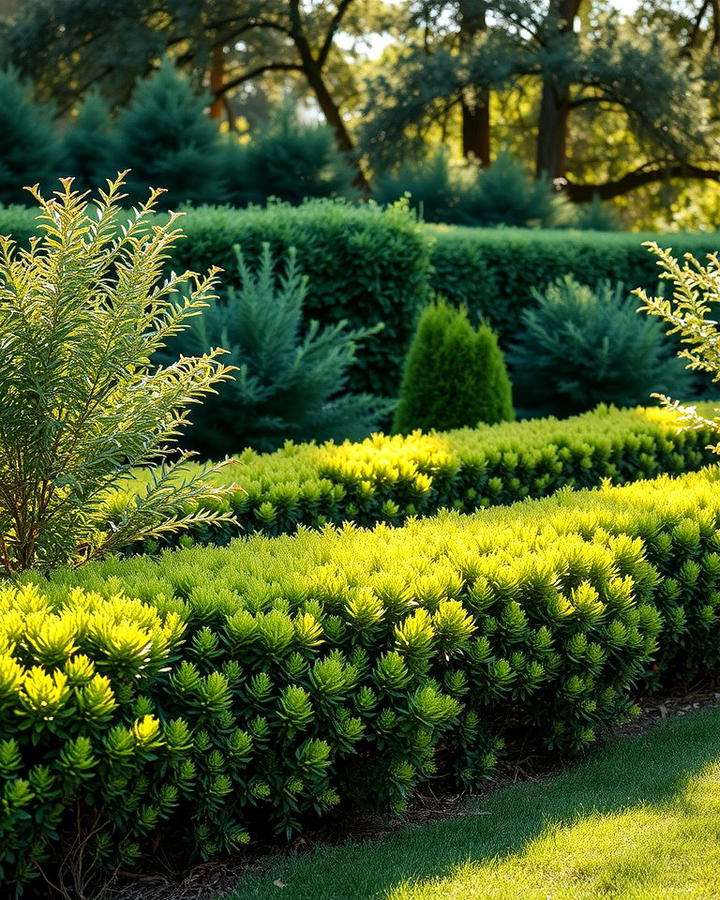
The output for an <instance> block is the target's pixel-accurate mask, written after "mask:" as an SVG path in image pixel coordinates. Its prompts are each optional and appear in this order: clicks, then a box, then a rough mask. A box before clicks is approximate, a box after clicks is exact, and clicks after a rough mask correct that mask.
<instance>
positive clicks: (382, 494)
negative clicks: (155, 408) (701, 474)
mask: <svg viewBox="0 0 720 900" xmlns="http://www.w3.org/2000/svg"><path fill="white" fill-rule="evenodd" d="M710 409H711V407H709V406H708V414H711V413H710ZM712 438H713V435H712V433H711V432H710V431H709V430H701V431H682V432H680V431H678V425H677V419H676V415H675V414H674V413H669V412H667V411H665V410H663V409H660V408H659V407H651V408H648V409H643V408H638V409H625V410H617V409H614V408H612V407H598V409H597V410H595V411H593V412H589V413H585V414H583V415H580V416H574V417H573V418H569V419H564V420H558V419H554V418H548V419H531V420H527V421H524V422H513V423H505V424H500V425H493V426H489V425H483V426H480V427H478V428H475V429H469V428H467V429H461V430H458V431H449V432H445V433H429V434H423V433H421V432H415V433H413V434H410V435H409V436H407V437H403V436H400V435H395V436H392V437H389V436H386V435H382V434H379V435H374V436H372V437H370V438H368V439H367V440H365V441H362V442H360V443H356V444H353V443H349V442H346V443H344V444H340V445H337V444H332V443H329V444H324V445H322V446H316V445H313V444H300V445H296V444H288V445H287V446H286V447H285V448H284V449H282V450H279V451H276V452H275V453H271V454H258V453H255V452H254V451H252V450H246V451H244V452H243V453H242V454H241V455H240V456H239V458H238V460H237V461H236V462H234V463H232V464H230V465H229V466H227V467H226V468H224V469H223V470H222V471H221V473H220V476H221V478H222V479H223V480H224V481H225V482H226V483H228V484H232V483H235V484H237V485H239V486H240V487H241V488H242V490H239V491H235V492H234V493H233V494H232V495H231V498H230V499H229V500H228V501H226V503H227V504H231V505H232V509H233V511H234V513H235V518H236V524H232V523H228V524H226V525H224V526H223V528H222V530H221V529H218V528H214V529H211V530H198V531H197V532H195V533H194V538H195V539H196V540H199V541H200V542H203V543H207V542H211V543H219V544H222V543H227V541H228V540H229V539H230V538H232V537H234V536H236V535H237V534H238V532H239V533H241V534H248V533H252V532H256V531H262V532H264V533H266V534H271V535H276V534H281V533H286V532H292V531H294V530H295V529H296V528H297V527H298V525H305V526H309V527H312V528H317V527H321V526H323V525H324V524H326V523H331V524H335V525H339V524H341V523H342V522H344V521H348V520H349V521H353V522H356V523H357V524H360V525H374V524H376V523H378V522H386V523H389V524H395V525H397V524H401V523H402V522H403V521H404V520H405V519H406V518H407V517H408V516H414V515H418V516H428V515H432V514H433V513H435V512H437V510H438V509H440V508H442V507H446V508H451V509H456V510H459V511H463V512H472V511H474V510H476V509H478V508H483V507H488V506H497V505H500V504H503V505H504V504H508V503H513V502H515V501H516V500H522V499H524V498H526V497H544V496H547V495H549V494H552V493H554V492H555V491H557V490H558V489H559V488H561V487H571V488H586V487H592V486H594V485H597V484H599V483H600V482H601V481H602V479H604V478H607V479H610V480H611V481H612V482H614V483H618V484H623V483H625V482H628V481H635V480H637V479H639V478H650V477H653V476H655V475H659V474H662V473H666V472H670V473H681V472H687V471H692V470H694V469H699V468H700V467H701V466H703V465H705V464H706V463H707V462H708V461H709V460H710V459H711V458H712V455H711V453H710V451H708V450H707V444H708V442H709V441H710V440H712ZM193 469H194V466H192V465H191V466H190V470H191V471H192V470H193ZM148 481H149V476H148V475H147V474H146V473H142V472H140V473H138V477H137V479H136V481H135V482H134V483H131V484H130V485H128V489H127V493H125V494H124V495H120V496H118V497H116V498H114V500H113V507H114V508H122V507H123V506H124V505H125V504H127V503H132V502H134V496H135V494H136V493H137V492H139V491H142V490H144V488H145V486H146V485H147V484H148ZM225 508H227V506H226V507H225ZM146 549H151V548H150V547H148V548H146Z"/></svg>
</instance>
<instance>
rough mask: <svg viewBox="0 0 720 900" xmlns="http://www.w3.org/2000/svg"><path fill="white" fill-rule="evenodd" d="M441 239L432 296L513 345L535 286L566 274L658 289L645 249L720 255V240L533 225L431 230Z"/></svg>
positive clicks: (429, 228) (436, 240)
mask: <svg viewBox="0 0 720 900" xmlns="http://www.w3.org/2000/svg"><path fill="white" fill-rule="evenodd" d="M426 231H427V233H428V234H429V235H430V236H431V237H432V239H433V241H434V245H433V251H432V265H433V272H432V275H431V279H430V284H431V287H432V289H433V291H436V292H438V293H441V294H443V295H444V296H445V297H447V298H448V300H450V301H451V302H453V303H455V304H458V305H459V304H462V303H464V304H466V305H467V306H468V308H469V309H470V310H471V311H473V312H474V313H476V314H477V315H480V316H483V317H484V318H486V319H487V320H488V322H490V324H491V325H492V326H493V327H494V328H495V329H496V331H498V333H499V335H500V339H501V341H502V342H503V344H505V345H506V344H507V343H508V341H510V340H512V339H513V338H514V337H515V335H516V331H517V329H518V327H519V326H520V323H521V321H522V319H521V314H522V311H523V310H524V309H525V308H526V307H527V306H528V305H529V304H531V303H533V302H534V301H533V298H532V293H531V292H532V288H537V289H538V290H542V289H543V288H545V287H546V286H547V285H548V284H549V283H550V282H552V281H555V280H556V279H557V278H560V277H561V276H563V275H573V276H574V277H575V278H576V279H577V280H578V281H579V282H581V283H582V284H589V285H591V286H592V285H595V284H596V283H597V282H598V281H601V280H604V279H608V280H610V281H612V282H615V281H622V282H623V283H624V284H625V287H626V288H627V290H628V292H630V291H631V290H632V289H633V288H636V287H644V288H646V289H647V290H655V289H656V287H657V285H658V274H659V269H658V267H657V264H656V257H654V256H653V255H652V254H650V253H648V251H647V249H646V248H645V247H643V246H642V245H643V242H644V241H649V240H654V241H657V242H658V243H659V244H660V245H661V246H662V247H671V248H672V250H673V252H674V254H675V255H676V256H681V255H682V254H683V253H687V252H690V253H693V254H695V255H696V256H700V257H703V256H705V255H706V254H707V253H715V252H717V251H718V250H720V235H718V234H716V233H707V234H679V233H678V234H637V233H631V232H622V231H610V232H592V231H554V230H549V229H548V230H546V229H527V228H462V227H448V226H442V225H428V226H426Z"/></svg>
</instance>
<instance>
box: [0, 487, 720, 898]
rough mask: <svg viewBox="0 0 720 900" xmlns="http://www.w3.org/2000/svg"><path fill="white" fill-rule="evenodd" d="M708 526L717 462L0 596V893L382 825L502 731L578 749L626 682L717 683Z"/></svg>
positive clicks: (626, 704)
mask: <svg viewBox="0 0 720 900" xmlns="http://www.w3.org/2000/svg"><path fill="white" fill-rule="evenodd" d="M719 528H720V474H719V473H718V472H717V470H712V471H705V472H702V473H698V474H693V475H688V476H685V477H683V478H681V479H679V480H677V481H674V480H672V479H671V478H668V477H663V478H661V479H659V480H657V481H655V482H640V483H636V484H633V485H630V486H626V487H622V488H619V487H614V488H613V487H609V486H608V487H604V488H602V489H601V490H600V491H596V492H592V493H575V494H573V493H571V492H561V493H560V494H559V495H556V496H555V497H553V498H548V499H545V500H542V501H536V502H530V503H524V504H520V505H518V506H515V507H510V508H508V507H504V508H498V509H495V510H491V511H488V512H486V513H483V514H481V515H477V516H474V517H466V516H461V515H458V514H456V513H448V514H444V515H441V516H439V517H438V518H436V519H431V520H422V521H415V522H412V523H411V524H409V525H407V526H406V527H404V528H401V529H392V528H389V527H387V526H379V527H378V529H377V530H375V531H364V530H362V529H358V528H356V527H354V526H347V527H345V528H343V529H341V530H339V531H333V530H327V531H326V532H325V533H322V534H318V533H313V532H303V533H301V534H299V535H297V536H295V537H288V536H286V537H282V538H275V539H272V538H267V537H262V536H257V537H254V538H250V539H247V540H240V541H236V542H234V543H233V544H232V545H231V546H230V547H227V548H194V549H191V550H185V551H175V552H169V553H167V554H165V555H164V556H163V557H161V558H160V559H159V560H157V561H153V560H150V559H148V558H147V557H140V558H134V559H131V560H124V561H123V560H118V559H112V560H108V561H106V562H104V563H101V564H97V565H93V566H89V567H87V568H86V569H84V570H82V571H81V572H78V571H66V572H60V573H58V574H56V576H55V577H54V578H53V579H52V580H51V581H49V582H48V581H42V583H40V582H36V583H35V582H33V581H32V577H30V578H28V579H26V581H25V582H24V583H21V584H20V585H19V586H8V587H6V588H4V589H3V590H2V591H1V592H0V649H1V650H2V653H1V654H0V728H1V731H2V741H0V793H1V794H2V799H3V803H2V807H1V810H2V812H1V815H0V837H1V838H2V840H1V841H0V879H2V881H3V883H5V884H11V883H13V882H14V881H17V880H25V879H28V878H30V877H32V876H33V875H36V874H37V866H38V864H42V865H43V866H44V867H45V870H46V872H50V873H53V875H54V871H53V870H54V867H55V866H57V865H61V868H62V871H61V873H60V874H61V876H62V877H64V879H65V883H68V879H70V878H73V879H75V882H74V883H75V884H77V883H78V879H84V881H83V884H84V885H85V886H87V884H88V877H89V873H88V872H87V871H85V870H83V865H87V866H90V865H91V864H92V863H94V862H97V863H100V864H103V865H106V866H110V867H113V866H116V865H121V866H128V865H130V864H132V863H133V862H135V861H136V860H137V859H138V857H140V856H143V855H149V854H153V853H158V852H164V851H166V850H167V851H168V852H175V853H178V854H180V855H181V859H183V861H187V859H188V858H191V857H192V856H194V857H201V858H208V857H212V856H216V855H218V854H222V853H224V852H226V851H229V850H232V849H234V848H236V847H238V846H239V845H241V844H243V843H245V842H246V841H248V839H250V838H251V837H252V836H254V835H255V836H258V835H263V834H265V833H266V829H267V827H268V825H270V826H272V829H273V830H274V831H275V832H276V833H285V834H291V833H293V832H296V831H297V830H299V829H300V828H302V826H303V823H304V822H306V821H307V819H308V817H314V816H316V815H319V814H322V813H324V812H326V811H327V810H329V809H331V808H333V807H335V806H338V805H339V804H342V805H343V806H346V807H362V806H368V805H369V806H372V807H375V808H380V809H385V810H400V809H402V808H403V806H404V805H405V803H406V801H407V799H408V797H409V796H410V795H411V794H412V792H413V790H414V789H415V787H416V786H417V785H418V784H419V783H421V782H422V781H423V780H424V779H426V778H427V777H428V776H429V775H430V774H431V773H435V772H439V773H440V774H445V773H448V774H450V775H452V777H454V778H456V779H458V780H460V781H461V782H467V783H474V782H476V781H478V779H481V778H483V777H485V776H486V775H487V773H488V772H489V771H491V770H492V768H493V766H494V764H495V760H496V757H497V754H498V752H500V751H501V749H502V747H503V742H507V744H508V745H509V748H510V749H512V747H513V745H514V742H515V739H516V737H521V738H522V742H523V745H524V746H525V748H527V746H528V743H529V744H530V745H534V746H536V747H538V748H542V747H544V748H546V749H547V750H550V751H552V752H558V753H566V752H572V751H576V750H578V749H580V748H582V747H584V746H586V745H587V744H588V742H590V741H592V740H593V739H594V738H595V736H596V735H597V734H598V733H599V732H600V731H602V730H603V729H604V728H606V727H607V726H609V725H611V724H613V723H617V722H620V721H623V720H625V719H626V718H627V717H628V716H630V715H631V713H632V709H633V704H632V693H633V690H634V687H635V686H636V685H637V683H638V680H642V679H650V678H654V677H656V675H655V674H653V673H655V672H657V673H659V675H660V677H662V678H664V679H665V680H667V681H668V682H677V681H678V680H680V679H682V678H684V677H686V676H688V674H697V672H698V671H716V670H717V667H718V663H719V662H720V644H718V641H717V633H718V626H719V625H720V620H719V613H720V593H718V590H719V589H720V531H719V530H718V529H719ZM71 883H72V882H71ZM88 893H90V892H88Z"/></svg>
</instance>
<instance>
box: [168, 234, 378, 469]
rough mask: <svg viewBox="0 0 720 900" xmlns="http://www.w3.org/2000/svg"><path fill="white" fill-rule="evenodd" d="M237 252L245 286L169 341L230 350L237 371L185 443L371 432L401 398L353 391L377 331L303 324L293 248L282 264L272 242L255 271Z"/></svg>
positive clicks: (218, 449) (274, 442) (301, 286)
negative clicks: (357, 368)
mask: <svg viewBox="0 0 720 900" xmlns="http://www.w3.org/2000/svg"><path fill="white" fill-rule="evenodd" d="M236 250H237V270H238V273H239V280H240V284H239V286H238V287H237V288H230V290H229V292H228V296H227V299H226V301H225V302H223V303H218V302H215V303H214V304H212V306H210V307H209V308H208V309H207V310H205V312H204V313H203V314H202V316H200V317H197V318H196V319H195V320H194V323H193V327H192V328H191V329H190V330H188V331H186V332H184V333H183V334H181V335H180V336H179V337H178V338H176V339H175V340H174V341H173V342H172V343H171V344H170V345H169V347H168V350H167V351H166V355H167V353H168V351H169V352H170V353H176V354H180V355H183V354H185V353H187V352H193V353H195V352H197V353H209V352H210V348H211V347H217V346H223V347H226V348H227V349H228V350H229V355H228V357H227V361H228V363H229V364H230V365H231V366H233V367H234V368H235V369H236V372H235V374H234V375H233V376H232V377H231V378H230V379H229V380H227V381H226V382H225V383H224V384H223V385H221V386H220V387H218V389H217V394H216V395H215V396H214V397H212V398H209V399H208V400H207V401H206V402H205V403H204V404H203V405H202V406H201V407H199V408H198V409H197V411H196V412H195V413H194V414H193V420H194V426H193V427H192V428H191V429H190V430H189V432H188V434H187V441H186V443H187V444H188V445H189V446H190V447H192V449H193V450H197V451H200V452H201V453H202V454H203V455H205V456H214V457H216V458H217V457H221V456H224V455H226V454H230V453H234V452H236V451H237V450H240V449H241V448H243V447H248V446H251V447H255V448H256V449H259V450H274V449H276V448H277V447H279V446H281V445H282V444H283V443H284V442H285V441H287V440H294V441H311V440H321V441H325V440H330V439H340V440H343V439H344V438H350V439H352V440H358V439H361V438H364V437H365V436H366V435H368V434H369V433H370V432H371V431H373V430H374V429H376V428H378V427H379V424H380V422H381V421H382V420H383V418H384V417H386V416H388V415H389V414H390V412H391V411H392V408H393V406H394V404H393V403H392V402H390V401H387V400H383V399H380V398H377V397H374V396H372V395H370V394H353V393H349V392H348V390H347V380H348V368H349V367H350V366H351V365H352V364H353V363H354V362H355V359H356V354H357V350H358V347H359V345H361V344H362V342H363V341H364V340H365V338H367V337H368V336H369V335H371V334H373V333H374V331H376V330H377V328H375V329H369V330H367V329H366V330H364V331H357V330H355V331H351V330H349V329H348V328H347V327H346V323H344V322H338V323H337V324H336V325H328V326H325V327H324V328H320V326H319V325H318V323H317V322H315V321H311V322H309V323H305V322H304V321H303V305H304V302H305V298H306V296H307V293H308V280H307V277H306V276H303V275H302V274H301V272H300V268H299V265H298V263H297V256H296V253H295V251H294V249H292V248H291V250H290V252H289V253H288V255H287V258H286V262H285V268H284V269H281V272H280V274H279V275H276V270H277V268H278V266H277V262H276V260H275V259H274V258H273V256H272V254H271V252H270V247H269V245H268V244H265V245H264V247H263V251H262V256H261V257H260V260H259V264H258V267H257V273H254V272H253V271H252V270H251V269H250V267H249V265H248V263H247V261H246V259H245V258H244V257H243V255H242V254H241V252H240V250H239V248H236Z"/></svg>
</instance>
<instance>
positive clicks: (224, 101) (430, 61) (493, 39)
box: [0, 0, 720, 217]
mask: <svg viewBox="0 0 720 900" xmlns="http://www.w3.org/2000/svg"><path fill="white" fill-rule="evenodd" d="M0 48H1V49H2V53H3V57H4V60H5V63H6V65H7V64H11V65H12V66H13V67H14V68H15V69H16V70H17V71H18V72H19V74H20V75H21V76H22V77H23V79H24V80H25V81H27V82H28V83H30V84H31V85H32V87H33V90H34V93H35V97H36V98H37V99H38V100H39V101H41V102H43V103H48V102H52V104H53V106H54V109H55V110H56V113H57V115H58V116H61V117H62V116H66V115H68V114H69V113H70V111H71V110H72V109H73V108H75V107H76V106H77V105H78V103H79V101H80V100H81V99H82V98H83V97H84V96H85V94H86V93H87V92H88V91H91V90H99V91H101V92H102V95H103V96H104V98H105V99H106V101H107V102H108V103H109V105H110V106H111V108H115V109H117V108H119V107H122V106H124V105H126V104H127V103H128V101H129V98H130V97H131V95H132V91H133V89H134V85H135V83H136V81H137V79H138V78H139V77H143V76H147V75H149V74H151V73H152V72H153V71H155V70H156V69H157V68H158V67H159V65H160V62H161V60H162V59H163V58H164V57H166V56H169V57H170V58H172V60H173V63H174V64H175V66H177V67H178V68H180V69H182V70H184V71H185V72H186V73H187V75H188V77H189V79H190V82H191V84H192V85H193V88H194V89H195V91H196V92H200V91H204V92H206V94H207V96H208V98H209V99H208V105H207V113H208V115H210V116H211V117H213V118H215V119H216V120H218V122H220V123H223V127H224V128H227V129H229V130H235V129H240V130H242V129H244V128H246V129H250V130H253V129H260V130H262V129H263V128H266V126H267V120H268V119H269V118H271V114H272V111H273V109H276V108H277V107H279V106H282V105H283V103H286V102H287V99H288V97H289V96H291V97H292V98H293V101H294V102H295V103H297V104H306V106H307V109H308V110H309V111H310V115H315V116H316V117H317V118H318V119H319V120H324V122H325V123H326V124H327V125H328V126H329V127H330V129H331V130H332V133H333V135H334V139H335V142H336V144H337V147H338V149H339V150H340V151H341V152H342V153H343V154H345V156H346V159H347V161H348V162H349V163H350V164H351V165H352V166H353V167H354V179H355V187H356V188H357V189H359V190H361V191H364V192H367V191H368V190H369V182H371V181H373V180H375V179H376V177H377V176H378V175H383V174H387V173H388V172H391V171H392V170H393V169H394V168H395V167H397V166H399V165H401V164H405V165H407V164H408V162H409V161H411V160H412V159H418V160H423V159H425V160H426V159H428V158H430V157H432V156H433V154H434V153H435V152H436V151H437V149H438V147H444V148H445V150H446V152H448V153H449V154H450V156H451V157H454V158H456V159H458V160H459V159H462V158H465V159H466V160H469V161H470V162H471V163H473V164H477V165H479V166H482V167H486V166H488V165H490V164H491V163H492V162H493V161H494V160H495V159H496V158H497V156H498V155H499V154H500V153H501V152H502V151H510V152H512V153H514V154H515V155H517V156H518V157H519V158H520V159H521V160H523V161H524V162H525V164H526V165H527V166H528V167H529V168H532V170H533V171H534V174H535V176H536V177H537V178H548V179H550V180H552V181H553V183H554V185H555V187H556V188H557V189H558V190H561V191H563V192H564V193H565V194H566V196H567V197H568V198H569V199H570V200H572V201H574V202H579V203H587V202H591V201H593V199H594V198H600V199H602V200H616V199H617V198H621V199H620V200H619V201H618V203H619V205H620V206H622V204H623V202H624V201H623V200H622V198H624V197H625V195H627V194H629V193H630V192H635V194H634V196H635V197H636V198H637V204H639V205H640V206H643V205H644V207H645V208H646V210H650V209H651V208H654V211H655V214H656V215H659V214H660V211H661V210H662V209H664V208H667V205H668V204H667V199H668V197H671V198H673V199H675V200H676V201H677V200H678V199H679V198H681V197H684V198H686V201H687V202H686V204H685V205H686V207H687V206H689V205H692V204H691V202H690V200H689V199H688V198H689V197H690V195H691V194H692V192H693V190H694V188H693V184H696V185H703V184H705V185H706V184H708V183H712V182H719V181H720V141H719V137H720V132H719V130H718V121H719V117H718V112H719V111H720V97H719V90H720V88H719V87H718V85H719V84H720V79H719V78H718V75H720V69H719V67H720V0H638V3H637V5H636V8H635V9H634V11H633V12H631V13H627V12H625V13H623V12H621V11H619V10H618V9H617V8H616V7H615V5H614V4H613V3H612V2H610V0H402V2H397V0H313V2H308V0H154V2H153V3H152V4H150V3H148V2H147V0H126V2H124V3H122V4H117V3H115V2H112V0H27V2H26V3H25V4H24V6H23V14H22V15H21V16H19V15H17V14H13V12H12V4H10V10H9V11H8V12H6V14H5V18H4V19H2V18H0ZM40 60H42V63H40V62H39V61H40ZM710 195H711V196H712V197H714V198H715V201H714V203H715V205H719V203H718V199H717V198H718V196H720V190H718V189H715V188H714V189H713V191H712V192H710ZM692 202H693V203H695V204H696V206H697V208H698V210H699V208H700V206H701V205H702V204H703V203H704V204H705V206H704V212H703V214H704V215H705V216H706V217H707V216H712V215H713V214H714V213H713V208H711V207H712V204H711V206H708V203H710V201H709V200H708V197H707V196H704V197H703V198H702V201H700V200H698V196H697V195H696V196H695V200H694V201H692ZM637 204H636V205H637ZM699 214H700V213H699V212H698V215H699Z"/></svg>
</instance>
